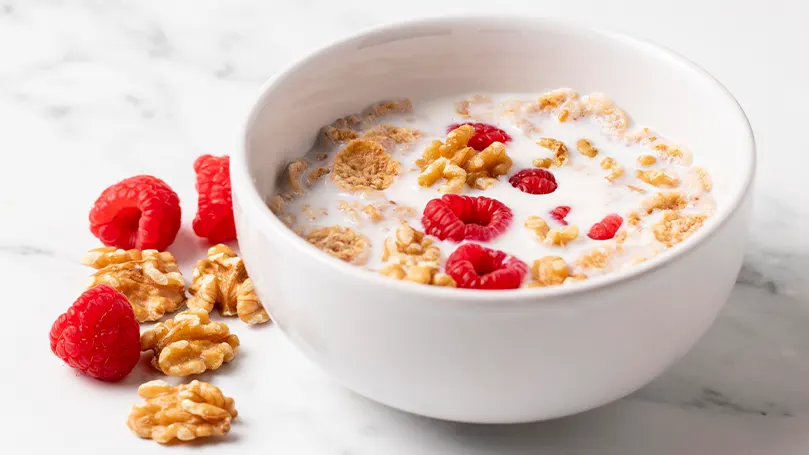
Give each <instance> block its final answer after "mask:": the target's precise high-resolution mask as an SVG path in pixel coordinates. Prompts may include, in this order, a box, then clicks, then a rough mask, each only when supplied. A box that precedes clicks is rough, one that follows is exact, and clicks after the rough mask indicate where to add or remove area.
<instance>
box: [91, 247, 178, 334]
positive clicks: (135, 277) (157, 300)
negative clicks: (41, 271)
mask: <svg viewBox="0 0 809 455" xmlns="http://www.w3.org/2000/svg"><path fill="white" fill-rule="evenodd" d="M82 263H83V264H85V265H88V266H90V267H94V268H96V269H98V271H97V272H96V273H95V274H93V276H92V278H91V280H90V286H89V287H93V286H97V285H99V284H108V285H110V286H112V287H114V288H115V289H117V290H118V291H120V292H121V293H122V294H124V295H125V296H126V298H127V299H129V303H130V304H131V305H132V309H133V310H134V312H135V319H137V320H138V322H146V321H156V320H158V319H160V318H162V317H163V315H164V314H166V313H171V312H174V311H176V310H177V308H179V307H180V305H182V304H183V302H185V279H184V278H183V275H182V274H181V273H180V269H179V267H178V266H177V261H176V260H175V259H174V256H172V255H171V253H169V252H158V251H156V250H143V251H140V250H128V251H124V250H118V249H115V248H113V247H102V248H96V249H93V250H90V251H89V252H88V253H87V254H86V255H85V257H84V258H83V259H82Z"/></svg>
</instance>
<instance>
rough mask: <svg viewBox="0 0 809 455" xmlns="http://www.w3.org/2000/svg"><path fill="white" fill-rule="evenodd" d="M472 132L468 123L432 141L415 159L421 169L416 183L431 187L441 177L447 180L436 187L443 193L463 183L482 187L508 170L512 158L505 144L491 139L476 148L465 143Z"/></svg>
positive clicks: (453, 190)
mask: <svg viewBox="0 0 809 455" xmlns="http://www.w3.org/2000/svg"><path fill="white" fill-rule="evenodd" d="M474 132H475V129H474V128H473V127H472V126H471V125H461V126H459V127H458V128H456V129H454V130H452V131H450V132H449V133H448V134H447V139H446V142H445V143H444V142H441V141H438V140H436V141H433V142H432V143H431V144H430V145H429V146H428V147H427V149H425V150H424V153H423V154H422V156H421V158H420V159H419V160H417V161H416V164H417V165H418V166H419V167H420V168H421V170H422V171H421V173H420V174H419V177H418V182H419V185H421V186H424V187H430V186H432V185H433V184H434V183H435V182H437V181H438V180H440V179H442V178H444V179H446V183H445V184H444V185H442V186H441V188H440V189H439V191H441V192H442V193H459V192H461V191H462V190H463V188H464V184H466V185H469V186H470V187H471V188H475V189H480V190H484V189H486V188H489V187H491V186H492V185H493V184H495V183H496V182H497V177H499V176H501V175H505V174H507V173H508V171H509V170H510V169H511V165H512V160H511V157H509V156H508V154H507V153H506V147H505V145H503V144H501V143H500V142H494V143H492V144H491V145H489V146H488V147H486V148H485V149H483V150H481V151H480V152H477V151H476V150H475V149H473V148H472V147H468V146H467V144H468V143H469V139H470V138H471V137H472V135H473V134H474Z"/></svg>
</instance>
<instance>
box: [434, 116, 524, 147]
mask: <svg viewBox="0 0 809 455" xmlns="http://www.w3.org/2000/svg"><path fill="white" fill-rule="evenodd" d="M462 125H471V126H472V127H474V128H475V134H474V135H472V138H471V139H469V144H467V145H469V146H470V147H472V148H473V149H475V150H477V151H481V150H483V149H485V148H486V147H488V146H490V145H492V142H502V143H503V144H505V143H506V142H508V141H510V140H511V136H509V135H508V133H506V132H505V131H503V130H501V129H500V128H498V127H496V126H494V125H489V124H487V123H453V124H452V125H450V126H448V127H447V133H449V132H450V131H452V130H454V129H455V128H458V127H459V126H462Z"/></svg>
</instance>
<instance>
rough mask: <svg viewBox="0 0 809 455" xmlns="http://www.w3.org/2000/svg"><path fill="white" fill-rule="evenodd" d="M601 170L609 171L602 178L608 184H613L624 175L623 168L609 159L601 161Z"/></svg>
mask: <svg viewBox="0 0 809 455" xmlns="http://www.w3.org/2000/svg"><path fill="white" fill-rule="evenodd" d="M601 169H604V170H607V171H610V173H609V174H607V176H606V177H604V178H605V179H607V181H609V182H610V183H612V182H614V181H615V180H617V179H619V178H621V176H622V175H624V168H623V167H622V166H621V165H619V164H618V163H616V162H615V160H614V159H612V158H610V157H607V158H604V159H603V160H601Z"/></svg>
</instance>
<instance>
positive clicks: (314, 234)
mask: <svg viewBox="0 0 809 455" xmlns="http://www.w3.org/2000/svg"><path fill="white" fill-rule="evenodd" d="M306 241H308V242H309V243H311V244H312V245H314V246H316V247H317V248H320V249H321V250H322V251H324V252H325V253H327V254H330V255H332V256H334V257H336V258H337V259H341V260H343V261H346V262H348V263H351V264H354V265H363V264H365V263H366V262H368V253H369V251H370V249H371V242H370V240H368V238H367V237H365V236H364V235H362V234H360V233H358V232H356V231H354V230H353V229H351V228H344V227H342V226H338V225H334V226H326V227H321V228H317V229H315V230H313V231H311V232H309V233H308V234H306Z"/></svg>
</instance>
